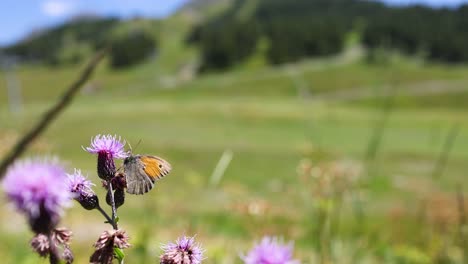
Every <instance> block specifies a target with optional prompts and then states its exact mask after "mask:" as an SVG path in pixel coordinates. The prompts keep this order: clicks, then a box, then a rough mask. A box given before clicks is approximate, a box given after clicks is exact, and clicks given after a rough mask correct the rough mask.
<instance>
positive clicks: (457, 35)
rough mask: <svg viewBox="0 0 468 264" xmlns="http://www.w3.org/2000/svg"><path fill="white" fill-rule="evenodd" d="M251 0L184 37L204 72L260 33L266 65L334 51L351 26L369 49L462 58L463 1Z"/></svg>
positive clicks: (241, 55) (235, 59) (465, 42)
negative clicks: (447, 4)
mask: <svg viewBox="0 0 468 264" xmlns="http://www.w3.org/2000/svg"><path fill="white" fill-rule="evenodd" d="M251 1H252V0H250V1H249V0H235V1H234V4H233V5H232V6H231V8H229V9H228V10H226V11H225V12H223V13H222V14H220V15H218V16H216V17H214V18H212V19H210V20H207V21H204V22H203V23H201V24H199V25H196V26H195V27H194V28H193V30H192V31H191V32H190V34H189V35H188V36H187V42H188V43H189V44H196V45H198V46H199V48H200V50H201V54H202V61H203V66H202V70H220V69H221V70H222V69H226V68H229V67H231V66H234V65H236V64H238V63H241V62H242V61H244V60H245V59H247V58H248V57H249V56H251V55H253V54H254V53H255V52H256V51H257V48H258V43H259V41H260V39H266V40H267V43H268V48H267V52H266V57H267V59H268V62H269V63H271V64H280V63H287V62H294V61H297V60H299V59H302V58H305V57H313V56H326V55H332V54H337V53H339V52H341V51H342V50H343V48H344V46H345V41H346V39H347V36H349V34H350V32H357V34H359V39H360V41H361V43H362V44H363V45H364V46H365V47H366V48H367V50H368V51H369V52H372V51H373V50H376V49H382V48H384V49H391V50H398V51H400V52H402V53H405V54H409V55H414V54H418V55H419V54H420V55H421V56H424V57H425V58H427V59H430V60H435V61H440V62H446V63H459V62H465V61H467V60H468V5H462V6H460V7H458V8H453V9H448V8H439V9H435V8H431V7H428V6H422V5H412V6H402V7H393V6H392V7H391V6H387V5H385V4H383V3H381V2H376V1H360V0H288V1H284V0H257V1H256V6H255V8H254V9H253V10H250V11H249V10H248V11H249V12H246V9H247V8H246V6H248V5H249V4H250V6H251ZM249 2H250V3H249Z"/></svg>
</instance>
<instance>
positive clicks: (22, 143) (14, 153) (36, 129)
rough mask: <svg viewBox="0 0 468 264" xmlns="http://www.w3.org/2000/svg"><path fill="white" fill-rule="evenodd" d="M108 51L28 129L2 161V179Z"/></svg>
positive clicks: (87, 67) (96, 58)
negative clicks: (9, 167) (10, 166)
mask: <svg viewBox="0 0 468 264" xmlns="http://www.w3.org/2000/svg"><path fill="white" fill-rule="evenodd" d="M106 53H107V49H104V50H102V51H100V52H98V53H97V54H96V55H95V56H94V58H93V59H92V60H91V61H90V62H89V63H88V65H87V66H86V68H85V69H84V70H83V72H82V73H81V75H80V76H79V78H78V79H77V80H76V81H75V82H73V83H72V84H71V85H70V86H69V87H68V89H67V90H66V91H65V93H64V94H63V95H62V97H61V98H60V99H59V100H58V102H57V103H56V104H55V105H54V106H52V108H50V109H49V110H48V111H47V112H46V113H45V114H44V115H43V117H42V119H41V120H39V122H38V123H37V124H36V125H35V126H33V127H32V128H31V130H30V131H28V132H27V133H26V134H24V136H23V137H22V138H21V139H19V140H18V142H17V143H16V145H15V146H14V147H13V148H12V150H11V151H10V152H9V153H8V154H7V155H6V156H5V157H4V158H3V160H2V161H1V163H0V179H1V178H3V176H4V175H5V172H6V169H7V168H8V166H9V165H10V164H12V163H13V162H14V161H15V159H16V158H18V157H19V156H20V155H21V154H22V153H23V152H24V151H25V150H26V148H27V147H28V146H29V144H31V143H32V142H33V141H34V139H35V138H36V137H38V136H39V135H40V134H41V132H43V131H44V130H45V129H46V128H47V126H48V125H50V124H51V123H52V121H53V120H54V119H55V118H56V117H57V116H58V115H59V114H60V113H61V112H62V111H63V110H64V109H65V107H67V106H68V105H69V104H70V102H71V101H72V99H73V98H74V96H75V95H76V93H77V92H78V91H79V90H80V88H81V87H82V86H83V85H84V84H85V83H86V82H87V81H88V80H89V78H90V77H91V76H92V74H93V72H94V69H95V68H96V66H97V65H98V64H99V62H100V61H101V60H102V59H103V58H104V56H105V55H106Z"/></svg>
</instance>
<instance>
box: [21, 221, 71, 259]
mask: <svg viewBox="0 0 468 264" xmlns="http://www.w3.org/2000/svg"><path fill="white" fill-rule="evenodd" d="M71 235H72V232H71V231H70V230H68V229H66V228H57V229H54V230H53V231H52V234H51V238H52V241H53V243H54V245H56V246H61V247H63V254H62V258H63V259H64V260H65V261H66V263H72V262H73V253H72V251H71V250H70V240H71ZM30 245H31V247H32V249H33V250H34V251H35V252H36V253H38V254H39V255H40V256H41V257H47V256H48V255H49V254H50V239H49V237H48V236H47V235H45V234H36V235H35V236H34V237H33V239H31V243H30Z"/></svg>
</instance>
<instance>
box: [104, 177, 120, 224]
mask: <svg viewBox="0 0 468 264" xmlns="http://www.w3.org/2000/svg"><path fill="white" fill-rule="evenodd" d="M107 191H108V192H109V196H110V198H111V207H112V227H113V228H114V230H117V229H119V227H118V226H117V222H116V219H117V208H116V207H115V200H114V190H113V189H112V183H111V181H109V190H107Z"/></svg>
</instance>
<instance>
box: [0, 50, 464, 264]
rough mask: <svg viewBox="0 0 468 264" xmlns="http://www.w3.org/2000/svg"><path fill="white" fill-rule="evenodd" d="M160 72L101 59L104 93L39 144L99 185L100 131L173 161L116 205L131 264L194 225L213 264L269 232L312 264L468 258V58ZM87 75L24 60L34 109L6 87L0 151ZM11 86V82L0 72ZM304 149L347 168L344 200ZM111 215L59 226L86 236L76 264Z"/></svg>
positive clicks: (18, 229) (10, 256) (23, 238)
mask: <svg viewBox="0 0 468 264" xmlns="http://www.w3.org/2000/svg"><path fill="white" fill-rule="evenodd" d="M158 67H160V66H158V62H149V63H147V64H145V65H143V66H139V67H136V68H133V69H131V70H129V71H125V72H112V71H110V70H108V69H107V67H105V66H102V67H101V68H100V69H99V70H98V71H97V73H96V75H95V77H94V78H93V80H92V81H91V82H90V84H91V85H92V86H93V87H94V89H91V90H90V89H89V87H88V88H85V90H86V91H87V92H85V93H82V94H80V95H79V96H78V97H77V99H76V101H74V102H73V103H72V105H71V106H70V107H69V108H68V109H67V110H66V111H65V112H64V113H63V115H61V116H60V117H59V119H58V120H56V122H54V123H53V124H52V126H51V127H50V128H49V129H48V130H47V131H46V133H45V134H44V135H43V136H42V137H41V138H40V139H39V141H38V142H36V144H34V146H33V147H32V148H31V149H30V150H29V153H28V155H58V156H59V157H60V158H61V159H62V160H64V161H66V162H67V163H68V167H69V168H70V170H72V169H73V168H74V167H76V168H81V169H82V170H83V171H85V172H87V173H88V174H89V176H90V178H91V179H92V180H93V181H94V182H95V183H96V184H97V185H98V188H96V189H101V188H100V187H99V185H100V184H99V183H98V178H97V176H96V174H95V166H96V165H95V162H96V160H95V157H93V156H91V155H89V154H88V153H86V152H85V151H83V150H82V149H81V146H86V145H88V144H89V141H90V138H91V137H92V136H94V135H96V134H100V133H101V134H102V133H110V134H117V135H120V136H122V137H123V138H125V139H126V140H128V141H129V142H131V143H132V145H133V146H135V145H136V144H137V142H139V141H140V140H141V143H140V144H139V146H138V147H137V148H136V150H134V151H135V152H138V153H145V154H155V155H160V156H162V157H164V158H166V159H168V160H169V161H170V162H171V163H172V165H173V167H174V170H173V172H172V173H171V174H170V175H169V176H168V177H166V178H165V179H163V180H162V181H160V182H159V183H158V185H157V187H156V188H155V189H154V190H153V191H151V192H150V193H149V194H147V195H145V196H142V197H140V196H138V197H136V196H127V201H126V204H125V206H123V207H122V208H121V209H120V210H119V214H120V217H121V221H120V223H121V226H122V227H123V228H125V229H127V230H128V232H129V233H130V235H131V239H132V240H131V242H132V244H133V247H132V248H130V249H129V250H127V256H128V260H127V262H128V263H144V262H148V263H156V262H157V261H156V259H157V257H158V255H159V254H160V252H161V250H160V249H159V247H160V245H161V243H165V242H166V241H168V240H173V239H175V238H176V237H177V236H179V235H182V234H189V235H192V234H197V240H198V241H200V242H201V243H202V244H203V245H204V246H205V248H206V249H207V252H206V255H207V257H208V258H207V260H206V263H240V258H239V254H240V253H242V252H245V251H246V250H248V249H249V248H250V246H251V245H252V243H253V241H255V240H258V239H260V238H261V236H263V235H265V234H269V235H277V236H282V237H284V238H285V239H286V240H295V241H296V242H295V243H296V256H297V257H298V258H300V259H302V260H303V263H320V261H319V260H321V261H322V263H330V262H332V263H382V262H387V263H435V262H436V260H437V261H439V259H438V258H442V257H445V258H447V259H449V261H450V262H444V263H462V254H463V250H462V248H461V245H462V244H460V243H461V242H460V240H459V237H457V232H458V230H459V228H458V224H457V223H458V220H457V217H456V216H457V213H458V211H457V209H456V208H457V203H456V201H457V200H456V190H457V188H458V187H460V186H461V187H462V188H463V187H465V190H466V180H465V178H466V175H465V174H466V171H468V164H467V163H466V160H467V159H468V151H467V149H468V123H467V122H466V109H467V108H466V100H467V99H468V89H466V86H465V85H466V83H468V76H467V75H466V74H465V73H466V71H467V70H468V68H466V67H464V66H458V67H448V66H444V65H424V64H419V63H415V62H412V61H407V60H403V61H398V62H395V63H392V64H389V65H369V64H365V63H363V62H361V61H360V60H355V61H352V62H342V60H341V59H340V58H333V59H319V60H311V61H305V62H302V63H299V64H296V65H290V66H284V67H276V68H267V69H252V70H238V71H234V72H231V73H227V74H211V75H206V76H202V77H198V78H196V79H194V80H192V81H176V82H174V83H173V84H172V85H165V83H164V82H163V81H161V80H164V79H165V75H166V74H167V73H164V71H162V70H160V71H158V70H157V69H159V68H158ZM76 75H77V69H76V68H69V69H46V68H37V67H28V68H21V69H19V70H18V77H19V79H20V81H21V83H22V89H23V91H22V93H23V95H24V111H23V112H22V113H20V114H18V115H13V114H11V113H10V112H9V110H8V107H7V104H6V95H5V93H2V94H1V95H0V96H1V97H0V101H1V102H2V104H1V106H2V107H1V109H0V120H1V127H0V140H1V142H2V143H3V146H2V148H1V149H0V151H1V152H2V154H4V153H5V151H6V150H7V149H8V147H9V146H11V145H12V144H13V141H14V139H15V138H17V135H19V134H21V133H22V132H24V131H26V130H27V129H28V128H29V127H31V126H32V124H33V123H34V122H35V121H36V120H37V118H38V117H39V116H40V115H41V113H42V112H43V111H44V110H45V109H47V108H48V107H49V106H50V105H51V104H52V103H53V102H54V101H55V100H56V98H57V96H58V95H59V94H60V92H61V91H62V90H63V89H64V87H66V85H67V84H68V83H70V82H71V80H73V78H74V77H75V76H76ZM168 76H170V75H168ZM173 78H175V79H176V80H177V77H173ZM425 87H436V88H434V89H433V90H434V91H435V92H430V91H428V90H425ZM447 87H448V88H447ZM453 87H455V88H453ZM464 87H465V89H464ZM0 88H1V89H0V90H1V91H5V90H6V89H5V86H4V83H2V84H1V86H0ZM385 89H397V92H396V97H395V98H393V99H394V107H393V108H391V110H390V111H389V112H388V122H386V124H385V129H384V130H383V133H382V136H381V144H379V145H378V146H377V151H376V154H375V155H372V157H370V158H369V159H370V161H369V159H368V161H366V158H365V157H366V153H368V150H369V142H370V141H371V140H370V139H371V138H372V137H373V135H374V134H375V130H376V126H378V124H379V123H381V122H382V118H383V116H384V114H383V110H382V104H383V103H384V102H385V100H388V96H385V95H386V92H385V91H386V90H385ZM386 98H387V99H386ZM454 124H459V130H458V135H457V137H456V138H455V141H454V144H453V147H452V148H451V149H450V153H449V156H448V160H447V163H446V167H445V169H444V170H443V173H442V174H441V175H439V176H436V177H434V176H433V174H434V169H435V167H436V165H435V164H436V162H437V160H438V159H439V156H440V153H441V151H442V149H443V146H444V144H445V142H446V141H447V135H448V134H449V131H450V129H451V127H452V126H453V125H454ZM134 148H135V147H134ZM226 150H231V151H232V153H233V159H232V162H231V163H230V164H229V166H228V168H227V169H226V171H225V173H224V175H223V177H222V179H221V181H220V183H219V185H215V184H211V180H210V177H211V174H212V171H213V169H214V168H215V166H216V164H217V162H218V160H219V159H220V157H221V155H222V153H223V152H224V151H226ZM304 159H306V160H308V161H309V162H310V163H311V164H312V166H314V167H317V168H322V169H323V170H327V169H329V170H332V173H333V170H334V167H339V166H342V165H343V166H351V167H349V168H351V169H353V170H356V175H357V176H358V178H357V179H354V180H352V181H350V183H349V185H347V186H345V188H344V190H341V192H339V195H332V196H320V195H318V194H317V192H316V190H315V189H317V185H316V184H314V183H311V182H310V179H309V180H306V182H304V179H303V176H302V175H301V173H298V166H299V164H300V162H301V160H304ZM330 167H331V169H330ZM345 168H348V167H345ZM337 171H338V172H337V173H340V172H339V170H337ZM343 175H346V173H344V174H343ZM344 177H347V176H344ZM463 185H465V186H463ZM332 188H336V186H332ZM101 193H102V190H101ZM319 193H320V192H319ZM2 199H4V198H2ZM3 204H4V205H3V206H2V210H1V215H0V218H1V223H2V225H1V226H0V230H1V233H2V243H1V244H0V256H2V259H3V260H4V262H5V263H36V261H37V257H36V256H35V255H34V254H33V253H32V252H31V251H30V249H29V248H28V244H27V243H28V241H29V237H30V236H31V233H30V231H29V230H28V228H27V225H26V224H25V223H24V221H23V220H22V218H21V216H19V215H18V214H16V213H15V212H14V211H13V210H12V209H10V208H9V207H8V206H6V205H5V203H3ZM441 208H442V209H441ZM338 221H339V223H340V224H337V223H338ZM420 221H423V222H422V223H423V224H420ZM102 222H103V220H102V219H101V218H100V215H99V214H98V212H95V211H84V210H83V209H82V208H80V207H79V206H78V204H76V205H75V207H73V208H72V209H70V210H68V211H67V214H66V217H65V219H64V220H63V221H62V225H64V226H68V227H70V228H71V229H72V230H73V231H74V233H75V237H74V241H73V244H72V248H73V250H74V251H75V254H76V263H84V262H86V261H87V258H88V256H89V255H90V254H91V252H92V247H91V245H92V244H93V243H94V241H95V240H96V239H97V237H98V235H99V234H100V232H101V231H102V230H104V229H105V228H109V227H108V226H106V225H104V224H103V223H102ZM43 262H44V263H45V262H46V261H43ZM439 263H441V262H439Z"/></svg>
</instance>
